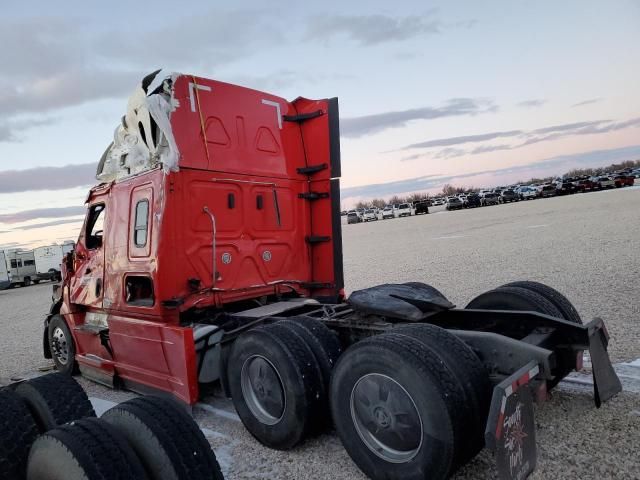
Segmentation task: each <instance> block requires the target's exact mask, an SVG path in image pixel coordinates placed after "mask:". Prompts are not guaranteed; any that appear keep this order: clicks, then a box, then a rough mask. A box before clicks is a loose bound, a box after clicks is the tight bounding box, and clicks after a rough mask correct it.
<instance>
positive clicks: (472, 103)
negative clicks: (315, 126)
mask: <svg viewBox="0 0 640 480" xmlns="http://www.w3.org/2000/svg"><path fill="white" fill-rule="evenodd" d="M497 109H498V108H497V106H496V105H494V103H493V102H492V101H490V100H487V99H474V98H452V99H450V100H448V101H447V102H446V104H445V106H443V107H422V108H412V109H408V110H396V111H391V112H384V113H376V114H373V115H364V116H361V117H352V118H343V119H340V133H341V134H342V136H344V137H352V138H354V137H362V136H364V135H371V134H373V133H378V132H382V131H384V130H387V129H389V128H399V127H404V126H406V125H407V123H409V122H410V121H412V120H434V119H437V118H443V117H455V116H462V115H478V114H481V113H487V112H495V111H497Z"/></svg>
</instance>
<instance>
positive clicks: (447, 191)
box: [355, 160, 640, 208]
mask: <svg viewBox="0 0 640 480" xmlns="http://www.w3.org/2000/svg"><path fill="white" fill-rule="evenodd" d="M638 167H640V160H627V161H625V162H621V163H612V164H611V165H609V166H607V167H600V168H574V169H572V170H569V171H568V172H567V173H565V174H564V175H563V176H562V177H563V178H565V177H584V176H589V177H592V176H594V175H600V174H602V173H605V172H616V171H619V170H625V169H629V168H638ZM555 178H558V177H557V176H550V177H544V178H531V179H529V180H527V181H519V182H516V184H518V185H530V184H533V183H535V184H544V183H548V182H551V181H553V180H554V179H555ZM478 191H480V189H479V188H476V187H473V186H468V187H463V186H455V185H452V184H450V183H445V184H444V185H443V186H442V190H441V191H440V192H439V193H437V194H429V193H424V192H414V193H411V194H409V195H406V196H401V195H394V196H392V197H390V198H389V199H388V200H385V199H384V198H374V199H372V200H369V201H359V202H358V203H356V206H355V208H384V207H385V206H386V205H397V204H399V203H415V202H419V201H420V200H430V199H432V198H435V197H448V196H451V195H458V194H460V193H467V192H478Z"/></svg>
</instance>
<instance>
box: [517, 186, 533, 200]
mask: <svg viewBox="0 0 640 480" xmlns="http://www.w3.org/2000/svg"><path fill="white" fill-rule="evenodd" d="M516 193H517V194H518V196H519V197H520V200H533V199H534V198H538V189H537V188H533V187H520V188H519V189H518V191H517V192H516Z"/></svg>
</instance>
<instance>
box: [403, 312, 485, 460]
mask: <svg viewBox="0 0 640 480" xmlns="http://www.w3.org/2000/svg"><path fill="white" fill-rule="evenodd" d="M392 332H393V333H397V334H400V335H408V336H410V337H413V338H415V339H416V340H418V341H420V342H422V343H423V344H424V345H426V346H427V347H429V348H431V349H433V350H434V351H435V352H436V353H437V354H438V355H439V356H440V357H441V358H442V359H443V360H444V361H445V363H446V364H447V366H448V367H449V368H450V369H451V370H452V371H453V372H454V375H455V376H456V378H457V379H458V381H459V382H460V384H461V386H462V389H463V390H464V392H465V397H466V398H465V402H464V406H465V408H466V409H467V415H468V416H469V418H471V424H470V425H471V427H472V428H470V429H468V434H467V440H466V441H465V442H463V444H462V445H461V448H460V462H459V464H458V465H457V466H461V465H463V464H464V463H466V462H467V461H469V460H471V459H472V458H473V457H475V456H476V455H477V454H478V452H480V450H482V448H483V447H484V430H485V425H486V419H487V417H488V415H489V406H490V403H491V383H490V382H489V373H488V372H487V370H486V369H485V368H484V365H483V364H482V362H481V361H480V359H479V358H478V356H477V355H476V354H475V353H474V352H473V350H472V349H471V348H470V347H469V346H468V345H467V344H466V343H464V342H463V341H462V340H460V339H459V338H458V337H456V336H455V335H453V334H452V333H450V332H448V331H447V330H445V329H444V328H440V327H437V326H435V325H429V324H424V323H422V324H415V323H414V324H404V325H399V326H397V327H395V328H393V330H392Z"/></svg>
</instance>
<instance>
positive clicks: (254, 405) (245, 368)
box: [240, 355, 286, 425]
mask: <svg viewBox="0 0 640 480" xmlns="http://www.w3.org/2000/svg"><path fill="white" fill-rule="evenodd" d="M240 385H241V387H242V396H243V397H244V400H245V403H246V404H247V407H249V410H250V411H251V413H252V414H253V415H254V417H256V418H257V419H258V420H259V421H260V422H261V423H263V424H265V425H275V424H276V423H278V422H279V421H280V420H282V417H283V416H284V411H285V408H286V396H285V391H284V386H283V382H282V378H281V377H280V373H278V370H277V369H276V367H275V366H274V365H273V363H271V362H270V361H269V360H267V359H266V358H265V357H263V356H261V355H253V356H251V357H249V358H248V359H247V360H245V362H244V364H243V365H242V371H241V373H240Z"/></svg>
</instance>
